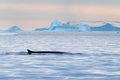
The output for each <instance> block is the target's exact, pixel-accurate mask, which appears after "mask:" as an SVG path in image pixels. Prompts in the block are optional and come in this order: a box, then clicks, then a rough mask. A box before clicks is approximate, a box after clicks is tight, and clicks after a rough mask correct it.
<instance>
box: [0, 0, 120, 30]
mask: <svg viewBox="0 0 120 80" xmlns="http://www.w3.org/2000/svg"><path fill="white" fill-rule="evenodd" d="M55 19H58V20H60V21H61V22H67V21H77V22H79V21H106V22H111V21H118V22H119V21H120V0H0V29H7V28H8V27H10V26H14V25H17V26H20V27H21V28H23V29H25V30H33V29H35V28H39V27H49V26H50V23H51V22H52V21H53V20H55Z"/></svg>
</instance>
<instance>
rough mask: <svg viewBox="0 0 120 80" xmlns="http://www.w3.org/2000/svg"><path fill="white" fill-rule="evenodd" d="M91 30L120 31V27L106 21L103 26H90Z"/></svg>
mask: <svg viewBox="0 0 120 80" xmlns="http://www.w3.org/2000/svg"><path fill="white" fill-rule="evenodd" d="M90 28H91V31H120V28H119V27H116V26H113V25H111V24H110V23H105V24H104V25H102V26H98V27H90Z"/></svg>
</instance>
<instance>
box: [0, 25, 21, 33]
mask: <svg viewBox="0 0 120 80" xmlns="http://www.w3.org/2000/svg"><path fill="white" fill-rule="evenodd" d="M20 31H22V29H21V28H19V27H18V26H12V27H10V28H8V29H7V30H0V32H20Z"/></svg>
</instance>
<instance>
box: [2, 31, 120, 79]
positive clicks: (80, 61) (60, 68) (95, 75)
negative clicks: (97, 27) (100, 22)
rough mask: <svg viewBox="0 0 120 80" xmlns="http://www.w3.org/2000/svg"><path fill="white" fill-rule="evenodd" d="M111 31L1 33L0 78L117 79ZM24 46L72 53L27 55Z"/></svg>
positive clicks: (119, 56) (118, 62)
mask: <svg viewBox="0 0 120 80" xmlns="http://www.w3.org/2000/svg"><path fill="white" fill-rule="evenodd" d="M119 41H120V36H119V35H116V34H115V33H114V32H105V33H104V32H102V33H99V32H92V33H87V32H85V33H43V32H42V33H31V34H30V33H29V34H28V33H19V34H16V35H1V36H0V79H1V80H90V79H91V80H120V53H119V52H120V49H119V48H120V46H119V45H120V42H119ZM26 49H31V50H51V51H53V50H54V51H65V52H71V53H72V54H59V55H55V54H50V55H49V54H47V55H27V51H26Z"/></svg>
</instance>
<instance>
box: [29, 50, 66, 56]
mask: <svg viewBox="0 0 120 80" xmlns="http://www.w3.org/2000/svg"><path fill="white" fill-rule="evenodd" d="M27 52H28V55H31V54H34V53H37V54H66V53H68V52H61V51H31V50H29V49H27Z"/></svg>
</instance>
